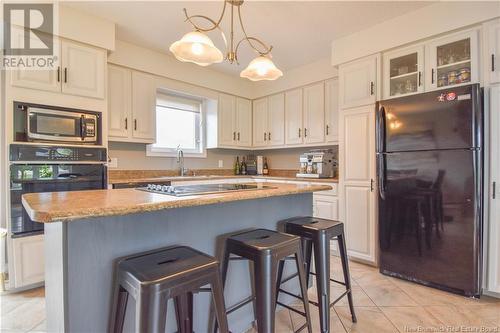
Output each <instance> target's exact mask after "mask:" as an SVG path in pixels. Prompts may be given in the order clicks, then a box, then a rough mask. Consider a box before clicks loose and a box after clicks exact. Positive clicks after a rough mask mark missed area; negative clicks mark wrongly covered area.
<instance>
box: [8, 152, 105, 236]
mask: <svg viewBox="0 0 500 333" xmlns="http://www.w3.org/2000/svg"><path fill="white" fill-rule="evenodd" d="M105 163H106V149H105V148H84V147H58V146H34V145H11V146H10V220H11V233H12V237H24V236H32V235H34V234H39V233H43V224H42V223H37V222H33V221H32V220H31V219H30V218H29V216H28V214H27V213H26V210H25V209H24V208H23V206H22V200H21V197H22V195H23V194H25V193H39V192H61V191H82V190H91V189H104V188H106V187H107V168H106V164H105Z"/></svg>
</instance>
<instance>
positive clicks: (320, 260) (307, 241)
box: [276, 217, 356, 332]
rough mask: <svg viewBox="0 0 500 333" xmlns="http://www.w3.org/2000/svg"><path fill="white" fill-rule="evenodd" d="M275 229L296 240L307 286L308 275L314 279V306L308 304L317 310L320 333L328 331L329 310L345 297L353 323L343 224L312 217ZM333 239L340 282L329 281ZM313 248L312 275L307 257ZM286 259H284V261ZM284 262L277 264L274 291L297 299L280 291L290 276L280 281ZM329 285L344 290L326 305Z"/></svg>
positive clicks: (284, 221) (328, 298)
mask: <svg viewBox="0 0 500 333" xmlns="http://www.w3.org/2000/svg"><path fill="white" fill-rule="evenodd" d="M278 224H279V225H281V226H283V227H284V231H285V232H286V233H289V234H292V235H296V236H300V237H301V240H302V250H303V251H304V260H305V265H306V267H305V270H306V282H307V284H308V285H309V274H313V275H315V276H316V289H317V292H318V302H317V303H316V302H312V301H310V303H311V304H313V305H315V306H318V307H319V317H320V327H321V332H329V331H330V308H331V307H332V306H333V305H335V304H336V303H337V302H338V301H340V299H341V298H342V297H344V296H346V295H347V300H348V301H349V308H350V310H351V316H352V321H353V322H354V323H355V322H356V314H355V313H354V305H353V301H352V290H351V278H350V275H349V262H348V258H347V250H346V245H345V237H344V224H343V223H342V222H338V221H332V220H326V219H320V218H314V217H294V218H290V219H286V220H283V221H280V222H279V223H278ZM332 238H337V240H338V244H339V252H340V258H341V261H342V270H343V273H344V282H342V281H338V280H335V279H331V278H330V240H331V239H332ZM313 247H314V264H315V270H316V272H315V273H312V272H311V254H312V250H313ZM285 259H288V258H285ZM284 264H285V262H284V261H283V260H282V261H280V264H279V268H278V280H277V281H278V282H277V287H276V289H277V290H278V292H277V294H279V292H283V293H285V294H287V295H290V296H293V297H298V296H297V295H295V294H293V293H290V292H288V291H286V290H283V289H281V284H282V283H285V282H287V281H288V280H290V279H292V278H293V277H294V275H292V276H289V277H287V278H286V279H284V280H283V281H282V276H283V266H284ZM330 281H332V282H336V283H339V284H341V285H344V286H345V288H346V290H345V292H343V293H342V295H340V296H339V297H338V298H337V299H336V300H334V301H333V302H332V303H330Z"/></svg>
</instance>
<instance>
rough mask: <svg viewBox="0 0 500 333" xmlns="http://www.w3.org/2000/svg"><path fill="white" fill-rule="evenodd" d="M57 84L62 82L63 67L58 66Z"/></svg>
mask: <svg viewBox="0 0 500 333" xmlns="http://www.w3.org/2000/svg"><path fill="white" fill-rule="evenodd" d="M57 82H61V66H57Z"/></svg>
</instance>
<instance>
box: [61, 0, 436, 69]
mask: <svg viewBox="0 0 500 333" xmlns="http://www.w3.org/2000/svg"><path fill="white" fill-rule="evenodd" d="M429 4H432V2H426V1H418V2H417V1H400V2H395V1H384V2H382V1H367V2H354V1H350V2H347V1H321V2H319V1H318V2H316V1H300V2H297V1H292V2H288V1H246V2H245V3H244V4H243V6H242V18H243V23H244V25H245V30H246V31H247V33H248V34H249V35H250V36H255V37H258V38H260V39H261V40H263V41H264V42H266V43H268V44H271V45H273V52H272V55H273V61H274V62H275V64H276V65H277V66H278V67H279V68H280V69H282V70H287V69H290V68H294V67H298V66H301V65H304V64H307V63H311V62H314V61H315V60H319V59H322V58H325V57H328V56H329V55H330V52H331V48H330V45H331V42H332V40H334V39H336V38H339V37H343V36H346V35H349V34H352V33H354V32H357V31H360V30H363V29H365V28H368V27H370V26H373V25H375V24H378V23H381V22H383V21H386V20H388V19H390V18H393V17H395V16H399V15H403V14H405V13H407V12H410V11H413V10H416V9H418V8H421V7H423V6H426V5H429ZM66 5H68V6H70V7H73V8H76V9H79V10H82V11H85V12H88V13H91V14H92V15H98V16H100V17H103V18H105V19H107V20H110V21H113V22H115V23H116V37H117V39H119V40H123V41H126V42H130V43H133V44H136V45H140V46H143V47H147V48H151V49H155V50H160V51H162V52H165V53H167V54H170V52H169V51H168V47H169V46H170V44H171V43H173V42H174V41H176V40H178V39H180V37H181V36H182V35H183V34H185V33H187V32H189V31H191V30H192V28H191V26H190V24H189V23H187V22H185V21H184V13H183V11H182V9H183V8H186V9H187V10H188V13H189V14H190V15H194V14H202V15H207V16H208V17H210V18H212V19H214V20H216V19H218V17H219V15H220V12H221V10H222V6H223V3H222V1H149V2H148V1H85V2H67V3H66ZM228 14H229V11H226V14H225V17H224V19H223V23H222V28H223V30H224V32H225V33H226V36H228V35H229V33H228V31H229V15H228ZM196 22H197V23H199V24H200V25H202V24H203V23H204V22H203V21H196ZM205 26H206V25H205ZM209 36H210V38H211V39H212V40H213V41H214V43H215V44H216V46H217V47H218V48H219V49H220V50H221V51H223V49H224V43H223V40H222V38H221V36H220V34H219V33H217V32H211V33H209ZM235 37H236V39H240V38H241V37H242V35H241V30H240V29H239V26H237V27H236V28H235ZM238 56H239V61H240V65H236V64H233V65H231V64H228V63H222V64H215V65H212V67H213V69H214V70H219V71H222V72H226V73H239V72H240V71H241V70H242V69H243V68H245V67H246V65H247V64H248V63H249V62H250V61H251V59H253V58H254V57H255V52H254V51H253V50H252V49H251V48H250V47H248V46H247V45H242V46H241V47H240V51H239V55H238Z"/></svg>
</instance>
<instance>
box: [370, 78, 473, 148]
mask: <svg viewBox="0 0 500 333" xmlns="http://www.w3.org/2000/svg"><path fill="white" fill-rule="evenodd" d="M480 96H481V94H480V90H479V86H478V85H477V84H476V85H469V86H463V87H458V88H452V89H447V90H439V91H433V92H428V93H424V94H419V95H413V96H408V97H402V98H396V99H391V100H386V101H382V102H379V103H378V107H377V124H378V126H377V135H378V147H377V149H378V151H379V152H398V151H418V150H434V149H460V148H470V147H478V146H480V141H479V138H480V134H481V98H480Z"/></svg>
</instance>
